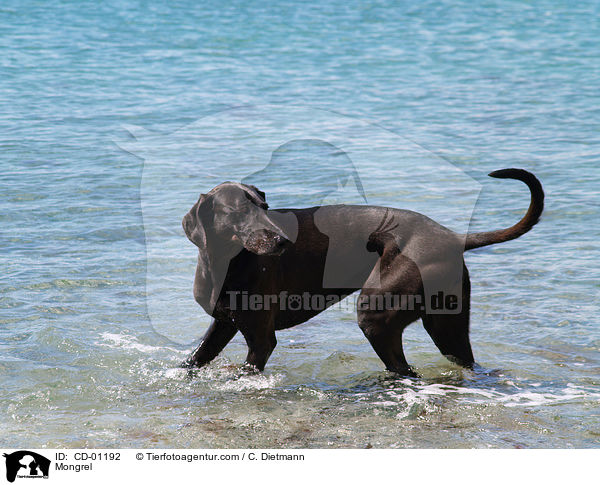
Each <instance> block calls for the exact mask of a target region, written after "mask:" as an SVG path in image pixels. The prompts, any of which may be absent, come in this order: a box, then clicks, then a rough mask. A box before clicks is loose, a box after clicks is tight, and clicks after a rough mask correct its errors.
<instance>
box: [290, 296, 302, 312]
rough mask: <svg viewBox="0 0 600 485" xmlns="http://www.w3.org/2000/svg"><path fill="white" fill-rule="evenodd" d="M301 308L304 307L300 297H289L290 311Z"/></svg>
mask: <svg viewBox="0 0 600 485" xmlns="http://www.w3.org/2000/svg"><path fill="white" fill-rule="evenodd" d="M301 306H302V298H300V295H290V296H289V297H288V309H290V310H300V307H301Z"/></svg>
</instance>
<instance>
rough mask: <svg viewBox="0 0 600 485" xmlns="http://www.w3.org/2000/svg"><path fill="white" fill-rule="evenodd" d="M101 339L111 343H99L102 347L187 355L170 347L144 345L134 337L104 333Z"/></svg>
mask: <svg viewBox="0 0 600 485" xmlns="http://www.w3.org/2000/svg"><path fill="white" fill-rule="evenodd" d="M100 337H102V339H103V340H104V341H105V342H110V343H98V344H97V345H100V346H102V347H112V348H124V349H130V350H136V351H138V352H142V353H145V354H150V353H154V352H157V351H160V350H166V351H168V352H177V353H182V354H185V353H186V352H184V351H181V350H178V349H173V348H170V347H158V346H153V345H145V344H142V343H140V342H138V340H137V338H135V337H134V336H133V335H126V334H122V333H109V332H104V333H102V334H100ZM111 344H112V345H111Z"/></svg>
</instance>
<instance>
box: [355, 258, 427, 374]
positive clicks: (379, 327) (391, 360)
mask: <svg viewBox="0 0 600 485" xmlns="http://www.w3.org/2000/svg"><path fill="white" fill-rule="evenodd" d="M381 261H382V262H383V264H381V267H382V274H381V275H379V271H378V268H376V269H374V270H373V272H372V273H371V276H369V280H368V281H367V283H366V284H365V288H363V290H362V291H361V293H360V296H359V299H358V304H357V306H358V325H359V327H360V329H361V330H362V331H363V333H364V334H365V337H367V339H368V340H369V342H370V343H371V346H372V347H373V349H374V350H375V352H376V353H377V355H378V356H379V358H380V359H381V360H382V361H383V363H384V364H385V367H386V369H387V370H389V371H392V372H396V373H398V374H402V375H408V376H413V377H416V376H417V374H415V372H414V371H413V370H412V369H411V368H410V366H409V365H408V362H407V361H406V358H405V357H404V351H403V349H402V332H403V331H404V329H405V328H406V327H407V326H408V325H409V324H410V323H412V322H414V321H415V320H417V319H418V318H419V317H420V316H421V308H420V302H421V301H422V291H423V290H422V285H421V278H420V275H419V271H418V269H417V268H416V265H414V263H412V261H410V260H409V259H408V258H405V257H404V256H402V255H397V256H396V257H395V258H394V261H393V262H392V261H389V260H387V261H386V260H385V258H382V260H381ZM390 263H391V264H390ZM378 286H379V287H378ZM401 298H402V299H401ZM401 302H402V303H401ZM415 302H416V303H417V306H416V307H415V306H414V303H415ZM399 303H400V304H399Z"/></svg>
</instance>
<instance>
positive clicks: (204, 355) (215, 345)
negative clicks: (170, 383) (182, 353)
mask: <svg viewBox="0 0 600 485" xmlns="http://www.w3.org/2000/svg"><path fill="white" fill-rule="evenodd" d="M236 333H237V328H236V327H235V326H234V325H233V324H232V323H230V322H227V321H224V320H214V321H213V323H212V324H211V326H210V327H208V330H207V331H206V333H205V334H204V337H203V338H202V342H201V343H200V345H199V346H198V348H197V349H196V350H194V351H193V352H192V355H190V357H189V358H188V359H187V360H186V361H185V362H184V363H183V364H182V367H201V366H203V365H205V364H208V363H209V362H210V361H211V360H213V359H214V358H215V357H216V356H217V355H219V352H221V350H223V348H224V347H225V346H226V345H227V344H228V343H229V341H230V340H231V339H232V338H233V337H234V335H235V334H236Z"/></svg>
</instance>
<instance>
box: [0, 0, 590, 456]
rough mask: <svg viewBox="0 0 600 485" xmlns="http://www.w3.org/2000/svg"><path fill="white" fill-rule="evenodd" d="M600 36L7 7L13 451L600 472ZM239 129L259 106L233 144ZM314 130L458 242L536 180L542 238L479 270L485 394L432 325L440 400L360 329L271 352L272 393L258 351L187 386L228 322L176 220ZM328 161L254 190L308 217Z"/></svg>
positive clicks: (295, 11)
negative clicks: (154, 451) (306, 455)
mask: <svg viewBox="0 0 600 485" xmlns="http://www.w3.org/2000/svg"><path fill="white" fill-rule="evenodd" d="M599 13H600V12H598V5H597V4H595V3H593V2H589V3H586V2H580V3H578V4H577V5H573V4H567V3H564V4H561V3H556V2H537V3H536V4H535V5H528V4H522V3H517V2H505V3H503V4H502V5H494V4H491V3H484V4H481V5H479V6H477V7H473V5H471V4H470V3H468V2H458V3H457V2H451V3H450V2H439V1H436V2H433V1H431V2H424V3H420V4H419V5H418V6H410V7H395V6H392V4H391V2H385V1H382V2H377V3H376V4H374V5H373V6H371V7H369V8H365V7H360V6H358V4H357V5H354V6H353V5H349V4H348V3H347V2H339V3H337V4H336V3H335V2H334V3H331V2H330V3H328V4H323V5H320V6H313V7H308V6H305V5H304V4H300V3H294V2H290V3H286V4H280V5H277V6H253V7H251V6H249V5H246V4H241V3H240V4H239V5H237V6H236V7H235V8H234V7H233V6H231V7H229V8H224V7H222V6H219V5H216V4H215V5H213V6H210V5H209V6H206V5H203V6H202V7H201V8H200V7H195V6H194V4H193V3H191V2H190V3H189V4H187V3H184V4H180V6H178V7H174V6H173V7H167V6H158V5H156V6H147V7H144V6H142V5H138V4H137V3H134V2H125V3H123V2H120V3H118V4H115V5H110V4H105V5H104V4H103V6H100V5H94V6H91V5H88V6H83V5H80V4H75V3H73V2H62V3H61V4H60V5H59V6H56V7H53V8H48V7H47V6H46V5H45V4H44V3H37V2H25V3H24V2H15V1H8V2H4V3H3V5H2V7H1V8H0V20H1V21H0V26H1V27H0V29H1V32H2V39H3V42H2V45H1V46H0V53H1V54H2V56H0V59H1V61H0V133H1V135H0V167H1V168H2V170H1V171H0V190H1V195H2V198H1V200H0V208H1V210H0V221H1V226H0V227H1V230H0V248H1V251H0V267H1V268H2V270H1V272H0V290H1V291H0V376H1V377H0V379H1V382H2V389H3V392H2V395H1V396H0V416H1V418H2V419H0V423H1V424H0V444H2V446H3V447H21V446H24V445H27V446H29V447H44V446H48V447H63V446H66V447H87V446H90V447H91V446H97V447H121V446H127V447H183V448H185V447H359V448H360V447H366V446H373V447H442V448H445V447H597V446H598V445H599V444H600V353H599V350H600V326H599V323H600V321H599V319H598V316H597V309H598V303H599V301H598V294H599V291H598V290H599V284H598V276H599V275H600V271H599V265H598V261H599V260H600V251H599V249H598V244H597V241H598V240H599V236H600V230H599V226H598V222H597V208H598V187H599V182H600V170H599V169H598V159H599V155H600V110H599V109H598V95H597V93H598V88H599V82H600V64H599V63H598V62H597V59H598V54H599V52H598V47H597V39H598V37H599V35H600V32H599V30H600V29H599V25H598V22H597V21H595V20H594V19H597V18H599V15H598V14H599ZM240 105H253V106H258V107H260V108H258V109H257V110H254V111H252V112H251V115H249V116H247V117H246V118H245V119H244V118H240V119H239V120H238V121H239V123H238V124H235V123H233V122H228V123H224V124H218V123H215V120H223V119H224V118H223V117H224V116H225V117H226V119H229V120H230V121H231V119H232V118H231V117H229V118H227V116H230V115H224V114H223V113H224V112H223V110H225V109H228V110H229V111H227V113H232V112H233V113H237V112H236V111H235V110H231V108H232V107H236V106H240ZM265 106H266V107H267V108H264V107H265ZM274 107H275V108H274ZM292 108H293V109H292ZM253 109H254V108H253ZM244 112H245V113H246V111H244ZM265 112H266V113H268V116H267V117H266V118H265V116H263V117H262V121H261V120H259V117H258V116H257V113H258V114H264V113H265ZM316 112H319V113H321V114H323V113H325V114H324V115H323V117H322V118H319V117H317V116H313V115H314V113H316ZM340 113H341V114H340ZM265 119H266V121H265ZM349 119H350V120H358V121H357V124H352V123H350V122H349V121H348V120H349ZM240 120H241V121H240ZM289 120H292V121H293V122H294V123H290V124H287V125H286V121H289ZM366 122H371V123H376V124H377V125H379V126H378V127H377V128H367V124H365V123H366ZM261 123H262V124H261ZM311 123H312V125H311ZM299 126H300V128H298V127H299ZM311 126H312V127H313V128H314V127H315V126H318V127H319V130H320V134H321V135H320V138H322V139H324V140H329V139H330V138H331V137H333V138H335V139H336V140H340V141H339V142H338V143H337V144H336V146H338V147H341V148H343V149H344V150H345V151H346V152H347V153H348V155H349V157H350V159H351V160H352V162H353V163H354V164H355V165H356V166H357V168H358V170H359V172H360V174H361V179H362V181H363V183H364V186H365V190H366V193H367V195H368V198H369V202H370V203H377V204H389V205H393V206H395V207H402V208H414V209H415V210H420V211H422V212H425V213H428V214H431V215H432V216H433V217H434V218H436V220H440V222H443V223H445V224H448V225H449V226H450V227H455V228H457V229H460V228H461V227H464V226H465V224H468V222H469V219H470V217H471V212H470V209H471V208H473V205H474V204H475V202H476V205H474V211H473V220H472V228H473V230H488V229H492V228H498V227H505V226H508V225H510V224H512V223H513V222H515V221H516V220H517V219H518V218H519V217H520V216H521V214H522V213H523V211H524V209H525V207H526V206H527V203H528V194H527V190H526V188H525V187H524V186H523V185H522V184H520V183H517V182H510V181H501V180H495V179H489V178H487V177H486V176H485V174H486V173H488V172H490V171H491V170H495V169H498V168H506V167H512V166H516V167H522V168H526V169H529V170H531V171H533V172H534V173H535V174H536V175H538V176H539V178H540V179H541V180H542V182H543V184H544V188H545V190H546V194H547V201H546V210H545V213H544V216H543V219H542V221H541V222H540V224H539V225H538V226H536V227H535V228H534V229H533V230H532V231H531V232H530V233H529V234H527V235H526V236H523V237H522V238H520V239H518V240H516V241H512V242H510V243H506V244H502V245H497V246H493V247H489V248H485V249H481V250H478V251H474V252H472V253H468V254H467V255H466V260H467V265H468V266H469V269H470V272H471V279H472V285H473V295H472V323H471V329H472V330H471V335H472V345H473V349H474V353H475V357H476V360H477V362H478V364H479V366H480V367H479V368H478V369H477V370H476V371H475V372H470V371H464V370H461V369H460V368H458V367H456V366H454V365H453V364H451V363H449V362H447V361H446V360H445V359H444V358H443V357H442V356H441V355H439V353H438V351H437V349H436V348H435V347H434V345H433V343H432V342H431V341H430V339H429V337H428V336H427V334H426V332H425V331H424V330H423V327H422V325H421V324H420V323H415V324H413V325H412V326H411V327H409V328H408V329H407V331H406V333H405V342H404V347H405V351H406V355H407V359H408V361H409V362H410V363H411V364H413V365H414V366H415V367H416V369H417V371H418V372H419V373H420V374H421V375H422V378H419V379H402V378H400V379H399V378H396V377H394V376H393V375H391V374H389V373H387V372H385V371H384V370H383V366H382V364H381V362H380V361H379V359H378V358H377V357H376V356H375V354H374V352H373V351H372V349H371V347H370V346H369V344H368V342H367V341H366V339H365V338H364V337H363V336H362V334H361V332H360V330H359V329H358V327H357V325H356V320H355V316H354V314H353V313H352V311H351V309H348V308H334V309H331V310H329V311H327V312H325V313H323V314H321V315H319V316H318V317H316V318H314V319H313V320H311V321H310V322H308V323H306V324H304V325H301V326H298V327H295V328H293V329H290V330H285V331H282V332H279V333H278V346H277V348H276V350H275V352H274V353H273V355H272V357H271V359H270V360H269V363H268V365H267V369H266V370H265V372H264V374H260V375H247V374H244V373H243V372H242V370H241V369H240V367H239V364H240V363H241V362H242V361H243V359H244V357H245V352H246V348H245V344H244V342H243V340H242V338H241V337H240V336H236V338H235V339H234V341H233V342H232V343H231V344H230V345H229V346H228V347H227V348H226V350H225V351H224V352H223V354H222V356H220V357H219V359H217V360H216V361H215V362H214V363H213V364H211V365H210V366H208V367H207V368H204V369H201V370H198V371H194V372H191V373H190V372H188V371H185V370H182V369H179V368H178V364H179V363H180V362H181V361H182V360H183V359H184V358H185V357H186V356H187V355H188V353H189V352H190V351H191V350H192V348H193V346H194V343H195V342H196V340H197V339H198V338H199V337H200V336H201V335H202V332H203V330H204V328H206V325H207V323H208V319H207V318H206V316H203V315H202V312H201V310H200V308H199V307H197V306H196V305H195V303H194V302H193V299H192V297H191V285H192V278H193V271H194V266H193V265H194V262H193V261H194V248H193V246H191V245H190V243H189V242H188V241H187V240H186V239H185V237H184V236H183V233H182V232H181V229H180V227H179V223H180V218H181V216H182V215H183V214H184V213H185V212H186V211H187V210H188V208H189V206H190V205H191V203H193V201H194V200H195V198H196V197H197V196H198V194H199V193H200V191H203V190H207V188H210V187H212V186H214V185H216V184H217V183H219V182H221V181H223V180H224V179H225V178H233V179H241V178H243V177H245V176H248V175H249V174H251V173H253V172H254V171H255V169H260V168H262V167H264V166H265V165H266V163H267V162H268V159H269V156H270V152H269V151H268V150H267V151H261V150H262V148H261V150H258V151H257V150H255V149H256V147H257V146H260V147H263V145H260V144H258V142H257V140H258V141H261V143H263V144H264V146H267V147H271V150H275V149H276V148H277V147H278V146H279V145H278V144H277V143H278V142H276V140H278V139H279V138H281V142H285V141H289V137H290V136H292V135H293V136H295V137H296V138H297V136H296V133H297V132H296V131H294V130H299V131H298V133H304V132H310V129H311V128H310V127H311ZM369 126H371V125H369ZM357 127H358V128H357ZM207 129H210V130H211V131H210V132H209V133H208V134H207V132H206V130H207ZM371 129H372V130H373V131H369V130H371ZM145 130H149V131H145ZM203 130H204V131H203ZM244 130H247V133H246V132H245V131H244ZM357 130H358V131H357ZM361 130H362V131H361ZM365 130H366V131H365ZM386 130H389V131H386ZM275 134H276V135H277V137H279V138H277V137H276V136H275ZM367 134H372V136H371V135H368V136H367ZM132 136H133V137H134V138H132ZM202 137H204V138H202ZM228 137H231V138H228ZM286 137H287V138H286ZM336 137H337V138H336ZM248 140H250V141H251V142H248ZM255 142H256V144H253V143H255ZM240 147H242V148H244V150H241V149H240ZM348 147H350V148H351V149H348ZM263 148H264V147H263ZM236 156H240V157H242V158H241V159H239V161H238V162H236ZM322 163H323V161H322V160H318V157H313V158H308V159H307V160H306V161H305V164H304V165H302V168H303V170H304V171H301V173H300V176H299V177H296V178H294V179H291V178H289V179H282V180H279V181H277V180H271V181H270V182H269V183H270V184H271V185H270V186H269V187H268V188H269V190H267V188H265V187H260V188H262V189H263V190H265V191H266V192H267V198H268V200H269V201H271V203H272V206H273V207H276V206H283V205H292V204H294V203H295V202H296V201H298V200H299V197H300V195H302V196H307V195H306V194H307V192H308V196H310V194H314V193H317V192H318V191H316V189H317V188H318V187H316V186H315V184H317V182H315V180H311V179H310V177H308V178H306V177H304V175H305V174H307V173H308V174H310V173H314V172H318V171H319V169H320V167H321V165H320V164H322ZM207 164H208V165H207ZM207 167H208V168H207ZM453 167H454V168H455V169H456V172H453V171H452V168H453ZM186 174H188V175H189V179H187V180H184V179H183V177H184V176H185V175H186ZM190 174H191V175H190ZM463 174H464V175H466V176H467V178H468V180H467V181H465V179H464V178H463V177H462V175H463ZM471 182H473V183H471ZM334 185H335V184H334ZM479 190H481V192H479ZM311 191H312V192H311ZM308 196H307V197H308ZM355 196H356V193H355V194H344V195H343V196H342V197H349V198H351V197H355ZM309 198H310V197H309ZM344 201H346V200H344ZM318 202H319V201H316V203H318ZM161 218H162V219H161Z"/></svg>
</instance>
